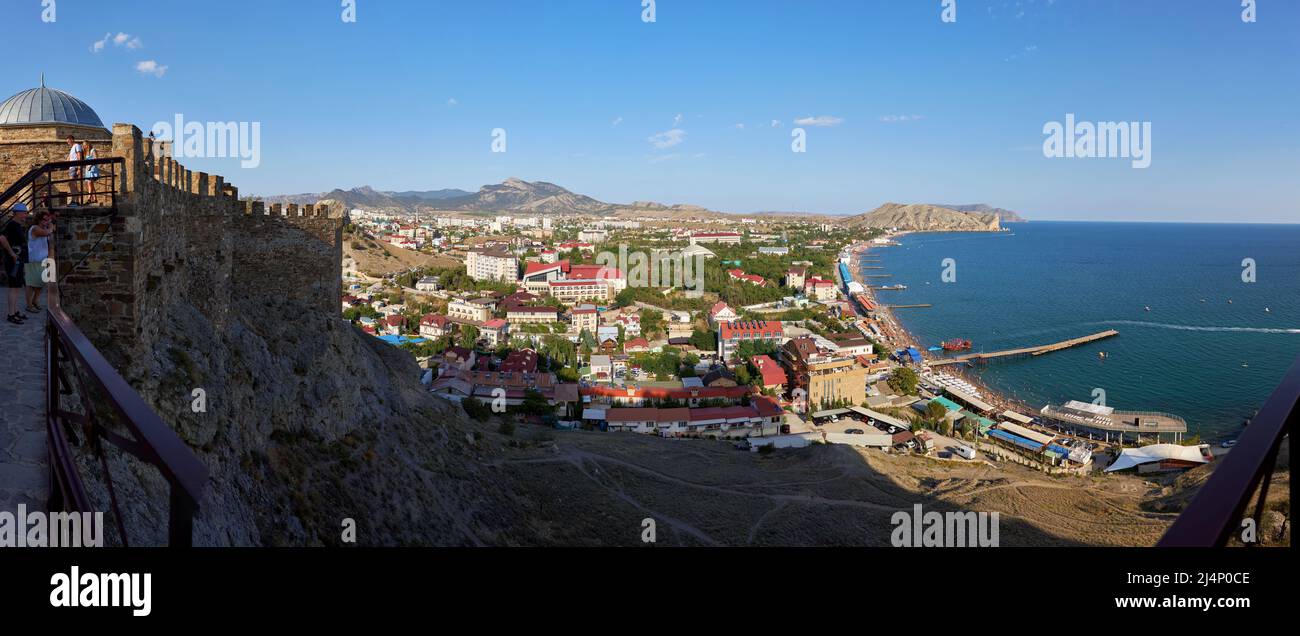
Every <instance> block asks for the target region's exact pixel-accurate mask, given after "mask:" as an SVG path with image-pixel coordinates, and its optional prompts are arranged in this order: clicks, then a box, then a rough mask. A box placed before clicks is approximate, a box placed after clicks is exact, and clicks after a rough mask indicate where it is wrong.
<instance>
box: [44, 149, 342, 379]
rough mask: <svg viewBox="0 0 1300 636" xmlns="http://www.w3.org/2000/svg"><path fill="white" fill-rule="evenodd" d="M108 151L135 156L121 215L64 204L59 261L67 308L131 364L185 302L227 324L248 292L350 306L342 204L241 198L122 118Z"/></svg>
mask: <svg viewBox="0 0 1300 636" xmlns="http://www.w3.org/2000/svg"><path fill="white" fill-rule="evenodd" d="M65 148H66V146H65ZM99 154H100V157H101V158H106V157H110V156H111V157H122V158H123V159H125V162H126V165H125V167H124V168H123V169H122V170H121V174H119V175H118V177H117V179H118V180H119V184H118V189H119V192H120V193H121V194H120V195H119V200H118V213H117V215H116V216H115V217H112V218H110V217H109V216H107V211H106V210H105V209H102V208H96V207H80V208H59V210H58V213H59V222H58V241H57V245H58V250H59V252H58V254H57V259H56V260H57V262H58V267H59V272H58V273H59V276H60V279H61V281H62V282H61V283H60V286H59V287H60V292H61V297H62V301H63V306H64V309H65V310H66V311H67V312H68V314H69V315H71V316H72V317H73V319H74V320H76V321H77V324H78V325H79V326H80V327H81V329H82V330H83V331H84V332H85V333H86V335H87V336H88V337H89V338H90V339H91V341H92V342H93V343H94V344H95V345H96V346H97V347H99V348H100V350H101V351H103V352H104V353H105V355H106V356H108V357H109V359H110V361H113V362H114V364H115V365H116V366H118V368H119V370H122V369H124V367H125V366H128V365H130V363H131V361H132V359H133V358H134V357H136V356H138V355H141V354H143V353H145V352H147V348H148V347H149V344H148V343H151V342H155V341H156V339H157V336H158V334H159V330H160V328H161V326H162V323H161V321H163V320H166V319H167V308H168V307H169V306H170V305H172V304H174V303H186V304H189V305H192V306H193V307H195V308H196V309H198V310H199V311H200V312H202V313H203V314H204V316H205V317H206V318H207V319H208V320H209V321H211V323H212V324H213V325H214V326H215V327H216V328H218V329H221V328H223V327H225V326H227V325H229V324H230V322H231V320H232V319H234V318H236V317H234V316H232V315H231V308H232V305H233V302H232V301H233V300H234V299H236V298H238V297H241V296H242V297H245V298H247V297H249V296H255V297H277V296H282V297H292V298H295V299H298V300H305V301H307V302H309V303H310V304H311V305H313V306H319V307H321V308H329V310H330V311H337V310H338V306H339V305H338V303H339V298H340V295H341V281H340V278H339V268H340V263H341V260H342V228H343V224H344V218H343V217H344V215H343V211H342V210H335V209H332V208H331V207H330V206H328V205H324V204H318V205H315V206H312V205H303V206H298V205H288V206H281V205H278V204H277V205H271V206H265V205H263V203H262V202H261V201H241V200H239V191H238V189H237V188H235V187H234V186H232V185H230V184H227V183H225V180H224V179H223V178H222V177H221V176H219V175H209V174H206V173H203V172H194V171H191V170H189V169H187V168H185V167H184V166H183V165H181V164H180V163H179V162H177V161H176V160H175V159H173V158H171V157H170V156H165V155H159V154H158V153H156V152H155V148H154V147H153V145H152V144H149V143H148V142H147V140H144V139H142V136H141V132H140V129H139V128H137V127H135V126H132V125H129V124H115V125H114V126H113V132H112V143H111V151H110V150H109V149H108V148H104V149H101V151H100V153H99ZM64 158H65V157H59V158H57V159H56V160H62V159H64ZM23 172H25V170H24V171H23ZM83 257H84V259H85V260H84V262H81V263H80V265H79V266H77V267H76V268H75V269H73V266H74V264H77V263H78V262H79V261H82V259H83ZM243 318H244V319H245V320H248V321H256V320H257V317H256V316H244V317H243Z"/></svg>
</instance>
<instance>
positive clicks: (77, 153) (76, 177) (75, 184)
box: [68, 135, 86, 207]
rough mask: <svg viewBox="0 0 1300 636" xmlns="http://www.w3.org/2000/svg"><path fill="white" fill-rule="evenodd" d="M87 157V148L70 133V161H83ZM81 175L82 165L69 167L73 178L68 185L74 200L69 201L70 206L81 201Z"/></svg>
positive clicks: (69, 172)
mask: <svg viewBox="0 0 1300 636" xmlns="http://www.w3.org/2000/svg"><path fill="white" fill-rule="evenodd" d="M85 158H86V154H85V150H84V149H83V148H82V147H81V144H79V143H77V139H76V138H75V137H73V136H72V135H68V161H81V160H83V159H85ZM81 177H82V171H81V166H73V167H71V168H69V169H68V178H69V179H71V181H70V182H68V187H69V188H70V189H71V190H72V197H71V199H72V200H70V201H68V206H69V207H71V206H74V205H79V204H80V203H81Z"/></svg>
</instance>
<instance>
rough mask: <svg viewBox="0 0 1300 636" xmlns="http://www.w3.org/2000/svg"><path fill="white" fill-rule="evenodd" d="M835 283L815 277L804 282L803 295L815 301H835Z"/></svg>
mask: <svg viewBox="0 0 1300 636" xmlns="http://www.w3.org/2000/svg"><path fill="white" fill-rule="evenodd" d="M835 294H836V290H835V281H832V280H826V279H825V278H820V277H817V276H813V277H812V278H809V279H808V280H806V281H804V284H803V295H804V296H807V297H809V298H812V299H813V300H818V301H825V300H835Z"/></svg>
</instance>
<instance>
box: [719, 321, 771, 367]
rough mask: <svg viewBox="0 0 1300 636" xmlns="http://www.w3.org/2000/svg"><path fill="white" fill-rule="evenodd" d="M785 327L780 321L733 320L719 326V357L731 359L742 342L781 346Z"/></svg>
mask: <svg viewBox="0 0 1300 636" xmlns="http://www.w3.org/2000/svg"><path fill="white" fill-rule="evenodd" d="M784 340H785V327H784V326H783V325H782V324H781V321H779V320H732V321H730V322H724V323H722V324H719V325H718V356H719V357H721V358H722V359H723V360H729V359H731V356H732V355H733V354H734V353H735V352H736V348H737V347H739V346H740V343H741V342H745V341H751V342H753V341H762V342H770V343H772V344H773V345H776V346H780V344H781V342H782V341H784Z"/></svg>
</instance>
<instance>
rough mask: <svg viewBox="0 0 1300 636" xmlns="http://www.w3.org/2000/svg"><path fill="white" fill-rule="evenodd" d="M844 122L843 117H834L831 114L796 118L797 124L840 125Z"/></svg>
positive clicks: (795, 122)
mask: <svg viewBox="0 0 1300 636" xmlns="http://www.w3.org/2000/svg"><path fill="white" fill-rule="evenodd" d="M842 123H844V119H843V118H842V117H832V116H830V115H818V116H817V117H801V118H799V119H796V120H794V125H796V126H823V127H829V126H838V125H840V124H842Z"/></svg>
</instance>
